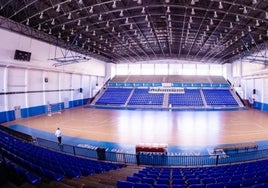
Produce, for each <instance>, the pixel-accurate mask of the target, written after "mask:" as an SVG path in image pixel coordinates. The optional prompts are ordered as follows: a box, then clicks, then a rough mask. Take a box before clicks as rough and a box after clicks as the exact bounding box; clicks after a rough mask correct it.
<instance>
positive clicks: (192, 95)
mask: <svg viewBox="0 0 268 188" xmlns="http://www.w3.org/2000/svg"><path fill="white" fill-rule="evenodd" d="M184 92H185V93H170V94H169V101H168V104H170V105H172V107H178V106H204V103H203V100H202V97H201V94H200V90H199V89H185V90H184Z"/></svg>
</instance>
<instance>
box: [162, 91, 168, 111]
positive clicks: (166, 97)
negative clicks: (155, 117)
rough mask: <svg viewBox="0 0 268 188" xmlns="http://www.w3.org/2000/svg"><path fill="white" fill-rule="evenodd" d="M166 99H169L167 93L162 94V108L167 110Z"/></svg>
mask: <svg viewBox="0 0 268 188" xmlns="http://www.w3.org/2000/svg"><path fill="white" fill-rule="evenodd" d="M168 98H169V93H164V98H163V105H162V107H163V108H168Z"/></svg>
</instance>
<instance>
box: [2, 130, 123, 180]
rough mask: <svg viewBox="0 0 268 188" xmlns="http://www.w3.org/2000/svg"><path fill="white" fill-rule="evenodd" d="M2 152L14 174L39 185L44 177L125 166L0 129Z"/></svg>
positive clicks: (74, 175)
mask: <svg viewBox="0 0 268 188" xmlns="http://www.w3.org/2000/svg"><path fill="white" fill-rule="evenodd" d="M0 148H1V155H2V156H3V158H4V161H5V165H6V167H7V168H8V170H9V172H10V173H11V174H10V175H11V176H14V177H15V176H16V177H17V178H16V179H17V180H18V179H19V180H20V181H28V182H29V183H30V184H32V185H35V184H38V183H39V182H40V181H41V180H42V179H48V180H54V181H62V180H63V179H64V178H65V177H67V178H80V177H81V176H87V175H93V174H95V173H104V172H107V171H110V170H116V169H118V168H122V167H123V166H124V165H121V164H114V163H106V162H101V161H94V160H90V159H85V158H79V157H76V156H71V155H68V154H64V153H60V152H56V151H52V150H49V149H45V148H42V147H39V146H37V145H34V144H32V143H29V142H25V141H23V140H20V139H17V138H15V137H13V136H11V135H9V134H8V133H5V132H2V131H0Z"/></svg>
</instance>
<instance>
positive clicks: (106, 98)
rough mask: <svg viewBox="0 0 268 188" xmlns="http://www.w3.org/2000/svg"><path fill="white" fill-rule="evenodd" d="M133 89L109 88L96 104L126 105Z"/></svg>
mask: <svg viewBox="0 0 268 188" xmlns="http://www.w3.org/2000/svg"><path fill="white" fill-rule="evenodd" d="M131 91H132V88H107V89H106V91H105V92H104V94H103V95H102V96H101V97H100V98H99V100H98V101H97V102H96V104H101V105H103V104H104V105H107V104H114V105H123V104H125V103H126V101H127V99H128V97H129V95H130V93H131Z"/></svg>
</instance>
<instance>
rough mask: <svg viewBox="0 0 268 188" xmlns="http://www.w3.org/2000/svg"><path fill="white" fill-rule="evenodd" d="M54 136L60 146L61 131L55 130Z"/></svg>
mask: <svg viewBox="0 0 268 188" xmlns="http://www.w3.org/2000/svg"><path fill="white" fill-rule="evenodd" d="M55 136H56V137H57V139H58V143H59V144H60V145H61V136H62V134H61V130H60V128H57V130H56V132H55Z"/></svg>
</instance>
